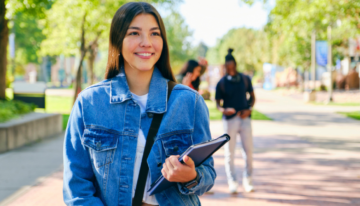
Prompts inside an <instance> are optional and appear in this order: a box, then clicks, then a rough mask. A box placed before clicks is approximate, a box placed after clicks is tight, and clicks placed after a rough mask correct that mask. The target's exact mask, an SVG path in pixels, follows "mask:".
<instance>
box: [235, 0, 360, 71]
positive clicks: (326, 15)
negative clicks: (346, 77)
mask: <svg viewBox="0 0 360 206" xmlns="http://www.w3.org/2000/svg"><path fill="white" fill-rule="evenodd" d="M242 1H243V2H246V3H249V4H252V3H254V1H249V0H242ZM259 1H261V2H266V1H263V0H259ZM359 11H360V2H359V1H351V0H350V1H349V0H292V1H288V0H277V1H276V6H275V7H274V8H273V9H272V10H271V12H270V14H269V22H268V24H267V26H266V29H265V30H266V32H267V33H268V37H269V39H270V45H271V47H272V48H273V49H272V51H273V52H272V54H271V62H272V63H274V64H282V65H289V66H302V67H304V68H308V67H309V66H310V57H311V33H312V32H315V33H316V39H318V40H326V39H327V33H326V32H327V27H328V26H331V27H333V34H332V42H331V44H332V47H333V58H335V56H345V55H347V52H346V51H347V48H346V47H347V41H348V38H349V37H354V36H356V34H358V33H359V28H360V19H359V17H358V16H359ZM340 23H341V24H340ZM333 62H335V61H333Z"/></svg>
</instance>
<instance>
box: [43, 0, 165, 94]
mask: <svg viewBox="0 0 360 206" xmlns="http://www.w3.org/2000/svg"><path fill="white" fill-rule="evenodd" d="M126 2H129V0H107V1H96V0H92V1H91V0H77V1H74V0H63V1H56V2H55V3H54V4H53V6H52V7H51V9H50V10H48V11H47V12H46V15H47V18H46V21H45V22H44V26H45V29H44V34H45V35H46V40H44V41H43V42H42V44H41V54H42V55H60V54H64V55H67V56H68V55H78V56H79V57H80V58H79V59H80V63H79V65H78V68H77V73H76V81H75V86H74V89H75V94H74V101H75V100H76V98H77V95H78V93H79V92H80V91H81V74H82V63H81V62H83V61H84V59H85V57H86V55H87V54H89V57H88V60H89V68H90V69H89V73H90V84H92V81H93V77H94V74H93V64H94V60H95V56H96V53H97V50H98V47H99V44H102V43H108V37H109V30H110V24H111V20H112V17H113V15H114V14H115V12H116V10H117V9H118V8H119V7H120V6H121V5H123V4H124V3H126ZM148 2H152V3H163V2H169V1H167V0H152V1H150V0H148Z"/></svg>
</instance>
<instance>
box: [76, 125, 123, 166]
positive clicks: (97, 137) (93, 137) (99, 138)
mask: <svg viewBox="0 0 360 206" xmlns="http://www.w3.org/2000/svg"><path fill="white" fill-rule="evenodd" d="M119 136H120V135H117V134H114V133H111V132H108V131H106V130H103V129H93V128H90V129H85V131H84V135H83V142H82V143H83V144H84V145H85V146H86V147H88V148H89V153H90V156H91V159H92V161H93V164H94V166H95V167H96V168H99V167H102V166H104V165H106V164H110V163H112V162H113V160H114V154H115V150H116V148H117V143H118V138H119Z"/></svg>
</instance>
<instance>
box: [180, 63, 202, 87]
mask: <svg viewBox="0 0 360 206" xmlns="http://www.w3.org/2000/svg"><path fill="white" fill-rule="evenodd" d="M200 73H201V65H200V64H199V63H198V62H197V61H195V60H193V59H191V60H189V61H188V62H186V63H185V64H184V66H183V68H182V69H181V71H180V72H179V74H178V75H176V80H177V82H179V83H181V84H183V85H186V86H188V87H190V88H191V89H194V90H196V91H199V86H200Z"/></svg>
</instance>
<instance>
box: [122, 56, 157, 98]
mask: <svg viewBox="0 0 360 206" xmlns="http://www.w3.org/2000/svg"><path fill="white" fill-rule="evenodd" d="M124 70H125V74H126V80H127V83H128V85H129V89H130V91H131V92H132V93H134V94H136V95H138V96H142V95H145V94H147V93H149V87H150V81H151V77H152V73H153V71H154V68H152V69H150V70H148V71H140V70H137V69H135V68H132V67H131V66H130V65H129V64H127V63H126V62H125V64H124Z"/></svg>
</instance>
